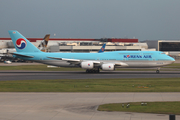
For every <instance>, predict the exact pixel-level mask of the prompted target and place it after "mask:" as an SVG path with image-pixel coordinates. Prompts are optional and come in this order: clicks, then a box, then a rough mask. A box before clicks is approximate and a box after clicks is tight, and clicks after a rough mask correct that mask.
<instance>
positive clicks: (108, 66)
mask: <svg viewBox="0 0 180 120" xmlns="http://www.w3.org/2000/svg"><path fill="white" fill-rule="evenodd" d="M101 68H102V70H114V64H102V65H101Z"/></svg>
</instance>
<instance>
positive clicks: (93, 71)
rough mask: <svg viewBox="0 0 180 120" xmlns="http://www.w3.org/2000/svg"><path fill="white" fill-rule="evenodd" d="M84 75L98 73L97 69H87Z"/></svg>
mask: <svg viewBox="0 0 180 120" xmlns="http://www.w3.org/2000/svg"><path fill="white" fill-rule="evenodd" d="M86 73H99V69H87V70H86Z"/></svg>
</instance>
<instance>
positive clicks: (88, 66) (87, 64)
mask: <svg viewBox="0 0 180 120" xmlns="http://www.w3.org/2000/svg"><path fill="white" fill-rule="evenodd" d="M81 68H83V69H93V68H94V63H93V62H91V61H89V62H82V63H81Z"/></svg>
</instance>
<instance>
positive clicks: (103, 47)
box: [98, 43, 106, 53]
mask: <svg viewBox="0 0 180 120" xmlns="http://www.w3.org/2000/svg"><path fill="white" fill-rule="evenodd" d="M105 47H106V43H105V44H104V45H103V46H102V47H101V49H100V50H99V52H98V53H102V52H104V50H105Z"/></svg>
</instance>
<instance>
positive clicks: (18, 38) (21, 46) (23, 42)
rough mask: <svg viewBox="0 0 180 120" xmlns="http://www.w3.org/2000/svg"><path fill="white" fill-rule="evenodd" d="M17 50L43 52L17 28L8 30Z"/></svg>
mask: <svg viewBox="0 0 180 120" xmlns="http://www.w3.org/2000/svg"><path fill="white" fill-rule="evenodd" d="M8 32H9V35H10V37H11V39H12V41H13V44H14V46H15V48H16V51H17V52H41V51H40V50H39V49H38V48H37V47H35V46H34V45H33V44H32V43H31V42H30V41H29V40H27V39H26V38H25V37H24V36H23V35H21V34H20V33H19V32H18V31H16V30H10V31H8Z"/></svg>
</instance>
